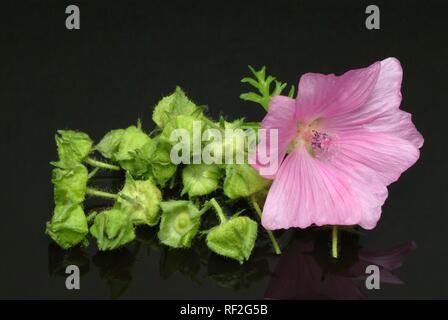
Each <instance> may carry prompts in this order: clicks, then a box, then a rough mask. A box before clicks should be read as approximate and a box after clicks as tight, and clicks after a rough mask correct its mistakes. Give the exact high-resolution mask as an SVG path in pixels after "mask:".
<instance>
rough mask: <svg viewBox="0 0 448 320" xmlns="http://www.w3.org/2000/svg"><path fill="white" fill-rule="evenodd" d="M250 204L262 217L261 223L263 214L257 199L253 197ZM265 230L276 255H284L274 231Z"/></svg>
mask: <svg viewBox="0 0 448 320" xmlns="http://www.w3.org/2000/svg"><path fill="white" fill-rule="evenodd" d="M250 202H251V203H252V206H253V207H254V209H255V211H256V212H257V214H258V216H259V217H260V221H261V216H262V212H261V209H260V206H259V205H258V203H257V201H256V200H255V198H254V197H253V196H252V197H250ZM265 230H266V232H267V233H268V236H269V239H270V240H271V243H272V246H273V247H274V252H275V254H282V250H281V249H280V246H279V244H278V242H277V239H275V236H274V234H273V233H272V231H271V230H267V229H265Z"/></svg>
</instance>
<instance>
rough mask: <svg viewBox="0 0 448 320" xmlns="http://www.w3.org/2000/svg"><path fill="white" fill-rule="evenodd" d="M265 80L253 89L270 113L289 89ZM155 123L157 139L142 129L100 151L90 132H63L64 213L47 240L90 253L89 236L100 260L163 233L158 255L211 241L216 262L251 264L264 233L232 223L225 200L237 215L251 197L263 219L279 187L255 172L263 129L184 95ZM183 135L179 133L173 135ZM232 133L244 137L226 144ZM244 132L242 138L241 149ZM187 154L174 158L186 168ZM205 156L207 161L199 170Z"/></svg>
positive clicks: (107, 138)
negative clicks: (257, 135)
mask: <svg viewBox="0 0 448 320" xmlns="http://www.w3.org/2000/svg"><path fill="white" fill-rule="evenodd" d="M264 72H265V71H264V70H260V71H257V72H255V71H254V74H255V75H256V80H254V81H255V82H253V81H249V80H246V81H245V82H248V83H250V84H255V83H256V86H255V87H256V88H257V89H259V90H260V94H259V97H258V98H256V99H255V98H254V99H252V101H255V100H257V99H258V100H257V101H258V102H260V103H262V105H264V106H267V105H268V100H269V99H270V98H271V97H272V96H273V94H274V93H278V92H280V91H281V90H283V88H284V84H282V83H277V82H274V81H275V80H273V78H272V77H269V76H268V77H266V75H265V74H264ZM272 83H276V87H275V88H274V91H272V88H270V89H267V88H269V87H270V84H272ZM253 97H254V96H252V95H250V96H247V97H246V98H248V100H251V98H253ZM152 118H153V121H154V123H155V124H156V128H155V129H154V130H153V131H151V132H150V133H149V134H148V133H146V131H144V130H143V129H142V126H141V123H140V122H138V124H137V125H131V126H128V127H127V128H119V129H115V130H111V131H109V132H108V133H106V135H104V137H103V138H102V139H101V140H100V141H99V143H97V144H96V145H94V143H93V141H92V140H91V139H90V138H89V136H88V135H87V134H86V133H83V132H79V131H71V130H60V131H58V132H57V135H56V144H57V151H58V157H59V159H58V160H57V162H53V163H52V164H53V166H54V168H53V171H52V183H53V185H54V203H55V208H54V214H53V217H52V218H51V220H50V221H49V222H48V223H47V226H46V233H47V234H48V235H49V236H50V237H51V239H52V240H53V241H55V242H56V243H57V244H58V245H59V246H60V247H62V248H64V249H68V248H71V247H73V246H76V245H79V244H82V245H87V244H88V240H87V239H88V235H89V233H90V235H91V236H92V237H93V238H94V239H95V242H94V243H96V245H97V247H98V249H99V250H100V251H109V250H115V249H118V248H120V247H122V246H125V245H126V244H128V243H130V242H132V241H134V240H135V238H136V228H137V226H140V225H143V226H149V227H155V226H158V233H157V238H158V240H159V241H160V243H159V241H157V246H160V244H163V245H165V246H168V247H170V248H178V249H180V248H183V249H185V248H190V247H192V246H193V245H194V248H193V250H203V249H204V248H206V247H205V246H200V245H199V246H196V244H197V242H196V241H198V242H199V241H204V239H205V241H206V245H207V247H208V248H209V249H210V250H211V251H213V252H215V253H216V254H218V255H221V256H224V257H227V258H230V259H234V260H237V261H238V262H240V263H243V262H244V261H247V260H248V259H249V258H250V256H251V252H252V250H253V248H254V244H255V240H256V238H257V230H258V225H257V223H256V222H255V221H254V220H252V219H251V218H249V217H248V216H241V215H240V213H241V212H242V211H244V208H238V209H237V210H236V211H238V210H239V209H243V210H239V211H238V213H236V214H233V215H226V213H228V211H227V210H228V209H229V207H221V205H220V204H219V203H218V201H217V200H216V199H219V201H220V203H222V204H225V205H226V206H227V205H228V206H231V207H232V210H234V209H236V208H235V207H236V206H240V205H241V204H242V203H244V202H243V201H240V200H238V201H234V200H236V199H240V198H245V200H249V201H251V202H250V203H251V207H252V208H253V209H254V210H255V211H254V212H256V213H257V215H258V216H259V217H261V214H262V209H261V208H260V206H259V205H258V204H260V205H261V204H262V203H263V202H264V199H265V198H266V193H267V190H268V189H269V186H270V181H269V180H265V179H264V178H262V177H261V176H259V175H258V173H257V172H256V171H255V170H254V169H253V168H252V167H251V166H250V165H249V164H247V163H246V162H247V161H246V160H247V155H248V150H247V149H248V148H247V147H248V143H247V142H248V141H247V139H248V138H250V139H252V136H250V137H249V136H247V134H251V133H250V132H249V131H252V130H246V129H255V130H254V131H255V132H256V130H258V128H259V126H260V124H259V123H255V122H252V123H250V122H246V121H245V120H244V119H238V120H235V121H228V120H226V119H225V118H223V117H221V118H220V119H219V120H218V121H214V120H212V119H210V118H208V117H207V116H206V115H205V109H204V108H203V107H201V106H198V105H196V104H195V103H194V102H193V101H192V100H190V99H189V98H188V97H187V96H186V94H185V92H184V91H183V90H182V89H180V88H179V87H177V88H176V90H175V91H174V92H173V93H172V94H170V95H169V96H167V97H164V98H163V99H161V100H160V101H159V103H158V104H157V105H156V106H155V109H154V111H153V113H152ZM199 128H200V130H197V129H199ZM175 129H180V130H179V131H175V132H174V131H173V130H175ZM232 130H238V135H235V134H236V133H235V132H234V133H230V136H229V135H226V132H228V131H232ZM244 130H246V131H244ZM179 132H181V133H182V135H183V137H185V138H186V139H185V141H184V139H182V137H180V136H179V134H178V133H179ZM239 133H242V143H241V140H240V137H239ZM215 135H216V136H219V135H220V136H221V138H216V137H215ZM207 138H210V139H209V140H207ZM176 139H177V140H176ZM196 139H199V140H196ZM196 141H199V143H198V142H196ZM179 146H180V147H181V148H179ZM197 147H200V148H199V150H198V148H197ZM207 147H208V149H205V148H207ZM180 152H182V157H181V158H182V161H180V162H181V163H180V164H175V163H173V161H175V160H174V159H173V160H172V156H174V155H175V156H176V157H177V159H179V156H180V155H181V154H180ZM197 152H201V154H198V153H197ZM207 152H208V153H207ZM228 154H230V155H231V157H232V159H231V160H233V161H232V163H235V160H236V162H237V163H240V162H239V160H240V159H241V158H240V157H239V156H240V155H242V156H243V157H244V158H243V161H245V164H227V161H228V160H229V157H228ZM207 155H209V156H210V157H208V158H207ZM198 156H200V157H201V159H202V160H201V161H200V163H199V164H196V162H197V160H198ZM210 159H211V161H210ZM184 160H188V161H184ZM220 160H221V161H220ZM176 163H178V162H176ZM108 171H115V172H108ZM123 173H124V176H125V180H124V184H123V186H122V187H121V190H120V187H118V188H117V184H115V183H113V184H109V185H107V184H106V185H105V184H104V182H105V181H106V182H107V181H109V180H110V181H116V180H117V179H121V180H122V179H123V178H122V177H123ZM162 192H163V195H164V196H163V197H162ZM97 197H99V198H103V199H105V201H104V202H102V203H101V205H103V204H105V205H110V207H109V208H107V209H105V210H103V211H101V212H92V211H91V210H89V207H91V206H90V205H91V203H90V201H92V200H91V199H92V198H97ZM212 197H216V199H215V198H212ZM164 200H165V201H164ZM92 204H93V205H95V204H94V203H92ZM223 208H224V209H225V210H224V209H223ZM246 209H247V206H246ZM213 211H214V212H215V213H216V216H217V218H218V220H219V224H218V225H216V226H215V227H212V228H211V229H210V226H213V225H214V224H216V218H215V217H214V216H213ZM210 212H211V213H210ZM225 212H226V213H225ZM201 226H202V227H203V228H204V230H201V229H200V228H201ZM139 228H141V227H139ZM267 234H268V236H269V238H270V239H271V241H272V242H273V245H274V249H275V252H276V253H279V252H280V248H279V246H278V243H276V240H275V238H274V236H273V234H272V232H268V233H267ZM123 250H124V249H123ZM172 252H174V250H172Z"/></svg>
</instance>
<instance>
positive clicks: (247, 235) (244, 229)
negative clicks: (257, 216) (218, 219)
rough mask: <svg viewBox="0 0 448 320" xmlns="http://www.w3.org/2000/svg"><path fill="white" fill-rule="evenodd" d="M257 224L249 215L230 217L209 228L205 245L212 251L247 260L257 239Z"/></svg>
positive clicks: (239, 259)
mask: <svg viewBox="0 0 448 320" xmlns="http://www.w3.org/2000/svg"><path fill="white" fill-rule="evenodd" d="M257 228H258V224H257V223H256V222H255V221H253V220H252V219H250V218H249V217H244V216H238V217H232V218H230V219H229V220H228V221H226V222H223V223H221V224H220V225H219V226H217V227H214V228H213V229H211V230H210V231H209V232H208V234H207V246H208V247H209V248H210V250H212V251H213V252H215V253H217V254H219V255H222V256H225V257H228V258H232V259H235V260H238V261H239V262H240V263H243V262H244V260H248V259H249V257H250V254H251V252H252V249H253V248H254V245H255V240H256V239H257Z"/></svg>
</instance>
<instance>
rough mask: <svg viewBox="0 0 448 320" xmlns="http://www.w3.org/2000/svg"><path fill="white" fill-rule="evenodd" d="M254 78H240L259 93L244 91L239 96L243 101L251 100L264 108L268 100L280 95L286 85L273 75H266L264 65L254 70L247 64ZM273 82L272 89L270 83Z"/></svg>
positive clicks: (267, 104) (266, 107) (266, 106)
mask: <svg viewBox="0 0 448 320" xmlns="http://www.w3.org/2000/svg"><path fill="white" fill-rule="evenodd" d="M249 69H250V71H251V72H252V74H253V76H254V78H249V77H245V78H243V79H242V80H241V82H243V83H248V84H249V85H251V86H252V87H254V88H255V89H256V90H257V91H258V93H259V94H256V93H254V92H246V93H243V94H241V95H240V98H241V99H242V100H245V101H252V102H255V103H258V104H260V105H261V106H262V107H263V108H264V109H265V110H267V109H268V106H269V101H270V100H271V99H272V97H274V96H277V95H280V94H281V93H282V91H283V89H284V88H285V87H286V83H282V82H280V81H277V80H276V78H275V77H273V76H268V77H266V67H264V66H263V67H262V68H261V69H260V70H258V71H257V70H255V69H254V68H252V67H251V66H249ZM273 82H274V88H273V89H272V88H271V87H272V83H273Z"/></svg>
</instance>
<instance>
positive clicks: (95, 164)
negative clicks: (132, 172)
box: [84, 158, 121, 171]
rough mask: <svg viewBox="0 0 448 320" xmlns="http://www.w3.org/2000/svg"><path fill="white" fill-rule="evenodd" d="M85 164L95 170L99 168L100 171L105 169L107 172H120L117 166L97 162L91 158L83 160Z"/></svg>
mask: <svg viewBox="0 0 448 320" xmlns="http://www.w3.org/2000/svg"><path fill="white" fill-rule="evenodd" d="M84 162H85V163H87V164H89V165H91V166H92V167H96V168H100V169H107V170H113V171H120V170H121V168H120V167H119V166H116V165H113V164H110V163H105V162H102V161H98V160H95V159H93V158H86V159H85V160H84Z"/></svg>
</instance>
